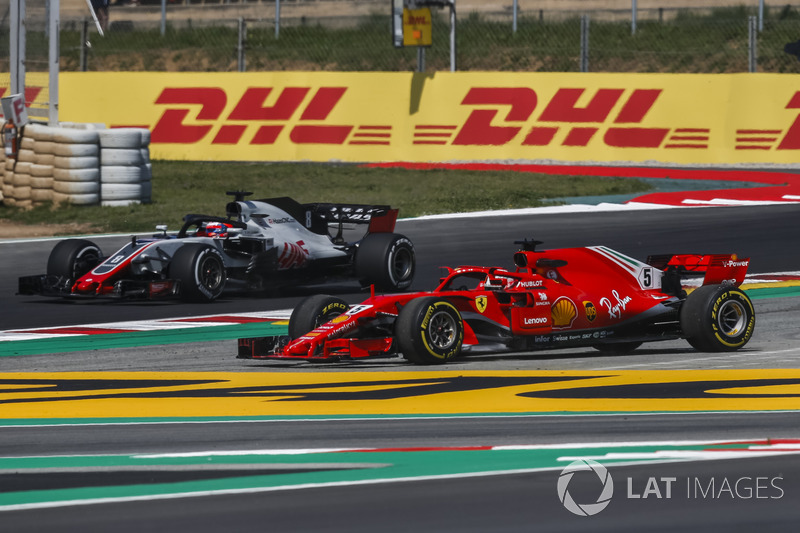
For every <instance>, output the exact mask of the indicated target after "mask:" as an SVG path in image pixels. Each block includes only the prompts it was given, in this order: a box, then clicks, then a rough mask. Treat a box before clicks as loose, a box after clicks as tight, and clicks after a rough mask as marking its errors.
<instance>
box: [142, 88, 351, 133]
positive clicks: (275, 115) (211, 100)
mask: <svg viewBox="0 0 800 533" xmlns="http://www.w3.org/2000/svg"><path fill="white" fill-rule="evenodd" d="M346 90H347V89H346V88H345V87H320V88H319V89H317V90H316V92H314V94H313V96H312V97H311V100H310V101H309V102H308V103H307V104H306V105H305V107H303V102H304V101H305V99H306V95H307V94H308V93H309V92H311V88H310V87H286V88H284V89H282V90H281V92H280V93H279V94H278V96H277V98H276V99H275V102H274V103H273V104H272V105H265V102H266V100H267V98H268V97H269V96H270V94H271V93H272V91H273V88H272V87H249V88H248V89H247V90H245V93H244V95H243V96H242V97H241V98H240V99H239V101H238V102H237V103H236V106H235V107H234V109H233V111H231V113H230V114H229V115H228V117H227V118H225V122H243V123H242V124H222V125H220V126H219V127H217V130H216V133H215V134H214V137H213V140H212V141H211V143H212V144H238V143H240V142H241V141H242V140H243V137H244V133H245V131H246V130H247V125H248V123H252V122H253V121H276V122H286V121H288V120H290V119H292V118H293V117H294V116H295V115H296V114H297V112H298V110H300V109H301V108H302V109H303V111H302V113H301V114H300V117H299V120H300V121H301V122H302V121H324V120H326V119H327V118H328V115H329V114H330V112H331V111H332V110H333V108H334V107H335V106H336V104H337V103H338V102H339V100H341V98H342V96H343V95H344V93H345V91H346ZM227 103H228V99H227V94H226V93H225V91H224V90H223V89H221V88H218V87H185V88H165V89H164V90H163V91H162V92H161V94H160V95H159V97H158V98H157V99H156V104H165V105H174V104H177V105H183V106H186V105H192V106H195V107H197V106H199V109H198V110H197V111H196V113H195V114H194V115H193V116H190V113H192V108H186V107H183V108H178V109H174V108H173V109H166V110H165V111H164V113H163V114H162V115H161V118H160V119H159V120H158V122H157V123H156V125H155V127H154V128H153V132H152V137H151V141H152V142H154V143H173V144H194V143H197V142H200V141H201V140H203V139H204V138H205V137H206V136H207V135H209V133H211V131H212V130H213V129H214V128H215V127H216V126H217V124H216V123H217V122H218V121H219V120H220V119H221V118H222V113H223V111H224V110H225V106H226V105H227ZM190 120H191V121H193V122H194V123H190ZM285 127H286V124H280V123H278V124H262V125H260V126H259V127H258V129H257V130H256V132H255V134H254V135H253V136H252V138H251V139H250V140H249V143H250V144H273V143H275V142H276V141H277V140H278V137H279V135H280V134H281V132H282V131H283V130H284V128H285ZM352 129H353V126H351V125H337V126H331V125H316V124H315V125H307V124H298V125H296V126H294V127H293V128H292V130H291V132H290V134H289V136H290V139H291V140H292V142H294V143H296V144H342V143H344V141H345V140H346V139H347V136H348V135H349V134H350V131H351V130H352Z"/></svg>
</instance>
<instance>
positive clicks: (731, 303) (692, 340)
mask: <svg viewBox="0 0 800 533" xmlns="http://www.w3.org/2000/svg"><path fill="white" fill-rule="evenodd" d="M680 320H681V329H682V330H683V336H684V337H685V338H686V340H687V341H689V344H691V345H692V346H693V347H694V348H696V349H698V350H700V351H703V352H727V351H733V350H738V349H739V348H741V347H742V346H744V345H745V344H747V342H748V341H749V340H750V337H752V336H753V329H754V328H755V325H756V315H755V310H754V309H753V303H752V302H751V301H750V298H748V297H747V295H746V294H745V293H744V292H743V291H742V290H741V289H738V288H736V287H730V286H727V285H704V286H702V287H700V288H698V289H695V290H694V291H692V292H691V293H690V294H689V296H688V297H687V298H686V301H685V302H684V303H683V306H682V307H681V312H680Z"/></svg>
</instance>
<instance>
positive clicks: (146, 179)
mask: <svg viewBox="0 0 800 533" xmlns="http://www.w3.org/2000/svg"><path fill="white" fill-rule="evenodd" d="M99 133H100V183H101V187H100V190H101V198H100V203H101V205H105V206H124V205H131V204H138V203H142V202H145V203H149V202H150V200H151V194H152V185H151V181H150V178H151V171H150V169H151V167H150V151H149V145H150V130H148V129H145V128H112V129H107V130H101V131H100V132H99Z"/></svg>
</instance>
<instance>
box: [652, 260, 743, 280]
mask: <svg viewBox="0 0 800 533" xmlns="http://www.w3.org/2000/svg"><path fill="white" fill-rule="evenodd" d="M647 264H648V265H650V266H654V267H656V268H658V269H660V270H665V271H678V272H679V273H698V274H702V273H705V276H704V277H703V285H718V284H727V285H734V286H737V287H738V286H739V285H741V284H742V282H743V281H744V277H745V275H746V274H747V268H748V266H749V265H750V258H749V257H746V258H739V257H738V256H737V255H736V254H676V255H651V256H650V257H648V258H647Z"/></svg>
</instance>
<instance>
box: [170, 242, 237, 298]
mask: <svg viewBox="0 0 800 533" xmlns="http://www.w3.org/2000/svg"><path fill="white" fill-rule="evenodd" d="M169 273H170V277H171V278H173V279H177V280H178V281H180V284H181V286H180V295H181V298H182V299H183V300H185V301H187V302H211V301H213V300H216V299H217V298H219V296H220V295H221V294H222V292H223V291H224V290H225V282H226V281H227V275H226V272H225V261H224V260H223V258H222V254H221V253H220V251H219V250H217V249H216V248H214V247H213V246H208V245H206V244H185V245H183V246H181V247H180V248H178V251H177V252H175V255H174V256H173V257H172V261H171V263H170V267H169Z"/></svg>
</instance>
